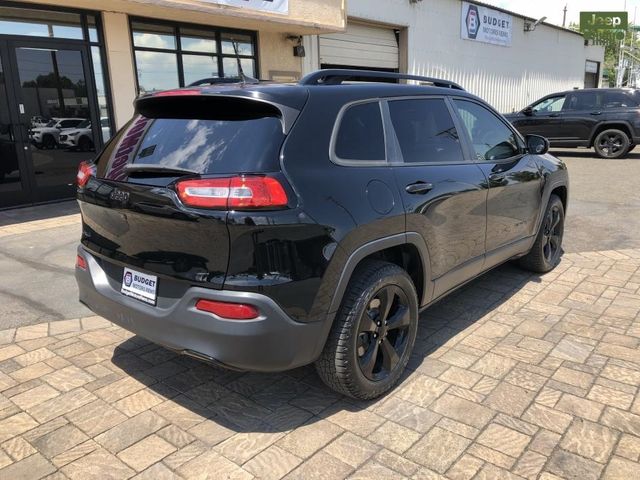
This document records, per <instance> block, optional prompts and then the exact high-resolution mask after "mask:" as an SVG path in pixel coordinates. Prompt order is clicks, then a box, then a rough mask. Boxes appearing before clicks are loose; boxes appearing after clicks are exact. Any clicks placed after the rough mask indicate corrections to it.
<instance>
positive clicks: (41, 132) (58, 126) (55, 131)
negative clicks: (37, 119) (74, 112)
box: [29, 118, 85, 149]
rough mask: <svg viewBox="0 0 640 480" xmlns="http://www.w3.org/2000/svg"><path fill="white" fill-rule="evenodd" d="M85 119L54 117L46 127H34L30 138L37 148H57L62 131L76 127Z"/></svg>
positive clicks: (30, 132)
mask: <svg viewBox="0 0 640 480" xmlns="http://www.w3.org/2000/svg"><path fill="white" fill-rule="evenodd" d="M84 121H85V119H84V118H53V119H51V121H50V122H49V123H47V124H46V126H44V127H37V128H32V129H31V130H30V131H29V139H30V140H31V143H33V144H34V145H35V146H36V147H37V148H44V149H52V148H56V147H57V146H58V144H59V143H60V133H62V132H64V131H66V130H69V129H71V128H75V127H77V126H78V125H80V124H81V123H82V122H84Z"/></svg>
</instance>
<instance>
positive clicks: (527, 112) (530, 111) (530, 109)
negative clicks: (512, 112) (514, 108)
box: [522, 105, 533, 117]
mask: <svg viewBox="0 0 640 480" xmlns="http://www.w3.org/2000/svg"><path fill="white" fill-rule="evenodd" d="M522 113H523V115H526V116H527V117H530V116H532V115H533V107H532V106H531V105H529V106H528V107H525V109H524V110H522Z"/></svg>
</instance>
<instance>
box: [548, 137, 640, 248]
mask: <svg viewBox="0 0 640 480" xmlns="http://www.w3.org/2000/svg"><path fill="white" fill-rule="evenodd" d="M551 153H552V154H553V155H556V156H559V157H560V158H562V159H563V160H564V161H565V162H566V163H567V166H568V168H569V182H570V186H569V189H570V192H569V211H568V216H567V223H566V228H565V239H564V244H563V247H564V249H565V250H566V251H568V252H585V251H594V250H615V249H620V248H640V188H638V186H639V185H640V148H637V149H636V150H635V151H634V152H632V153H631V154H630V155H629V157H628V158H626V159H623V160H604V159H600V158H594V157H593V152H592V151H591V150H585V149H573V150H554V151H552V152H551Z"/></svg>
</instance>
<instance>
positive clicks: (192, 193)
mask: <svg viewBox="0 0 640 480" xmlns="http://www.w3.org/2000/svg"><path fill="white" fill-rule="evenodd" d="M176 190H177V191H178V197H179V198H180V200H181V201H182V203H184V204H185V205H187V206H189V207H198V208H220V209H224V208H228V209H239V210H242V209H254V208H276V207H284V206H286V205H287V204H288V203H289V200H288V198H287V193H286V192H285V190H284V187H283V186H282V184H281V183H280V182H279V181H278V180H277V179H275V178H272V177H264V176H258V175H242V176H236V177H231V178H228V177H227V178H208V179H197V180H183V181H180V182H178V183H177V184H176Z"/></svg>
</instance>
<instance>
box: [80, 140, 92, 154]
mask: <svg viewBox="0 0 640 480" xmlns="http://www.w3.org/2000/svg"><path fill="white" fill-rule="evenodd" d="M78 148H79V149H80V151H82V152H88V151H90V150H93V148H94V147H93V142H92V141H91V140H90V139H89V138H87V137H80V141H79V142H78Z"/></svg>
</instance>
